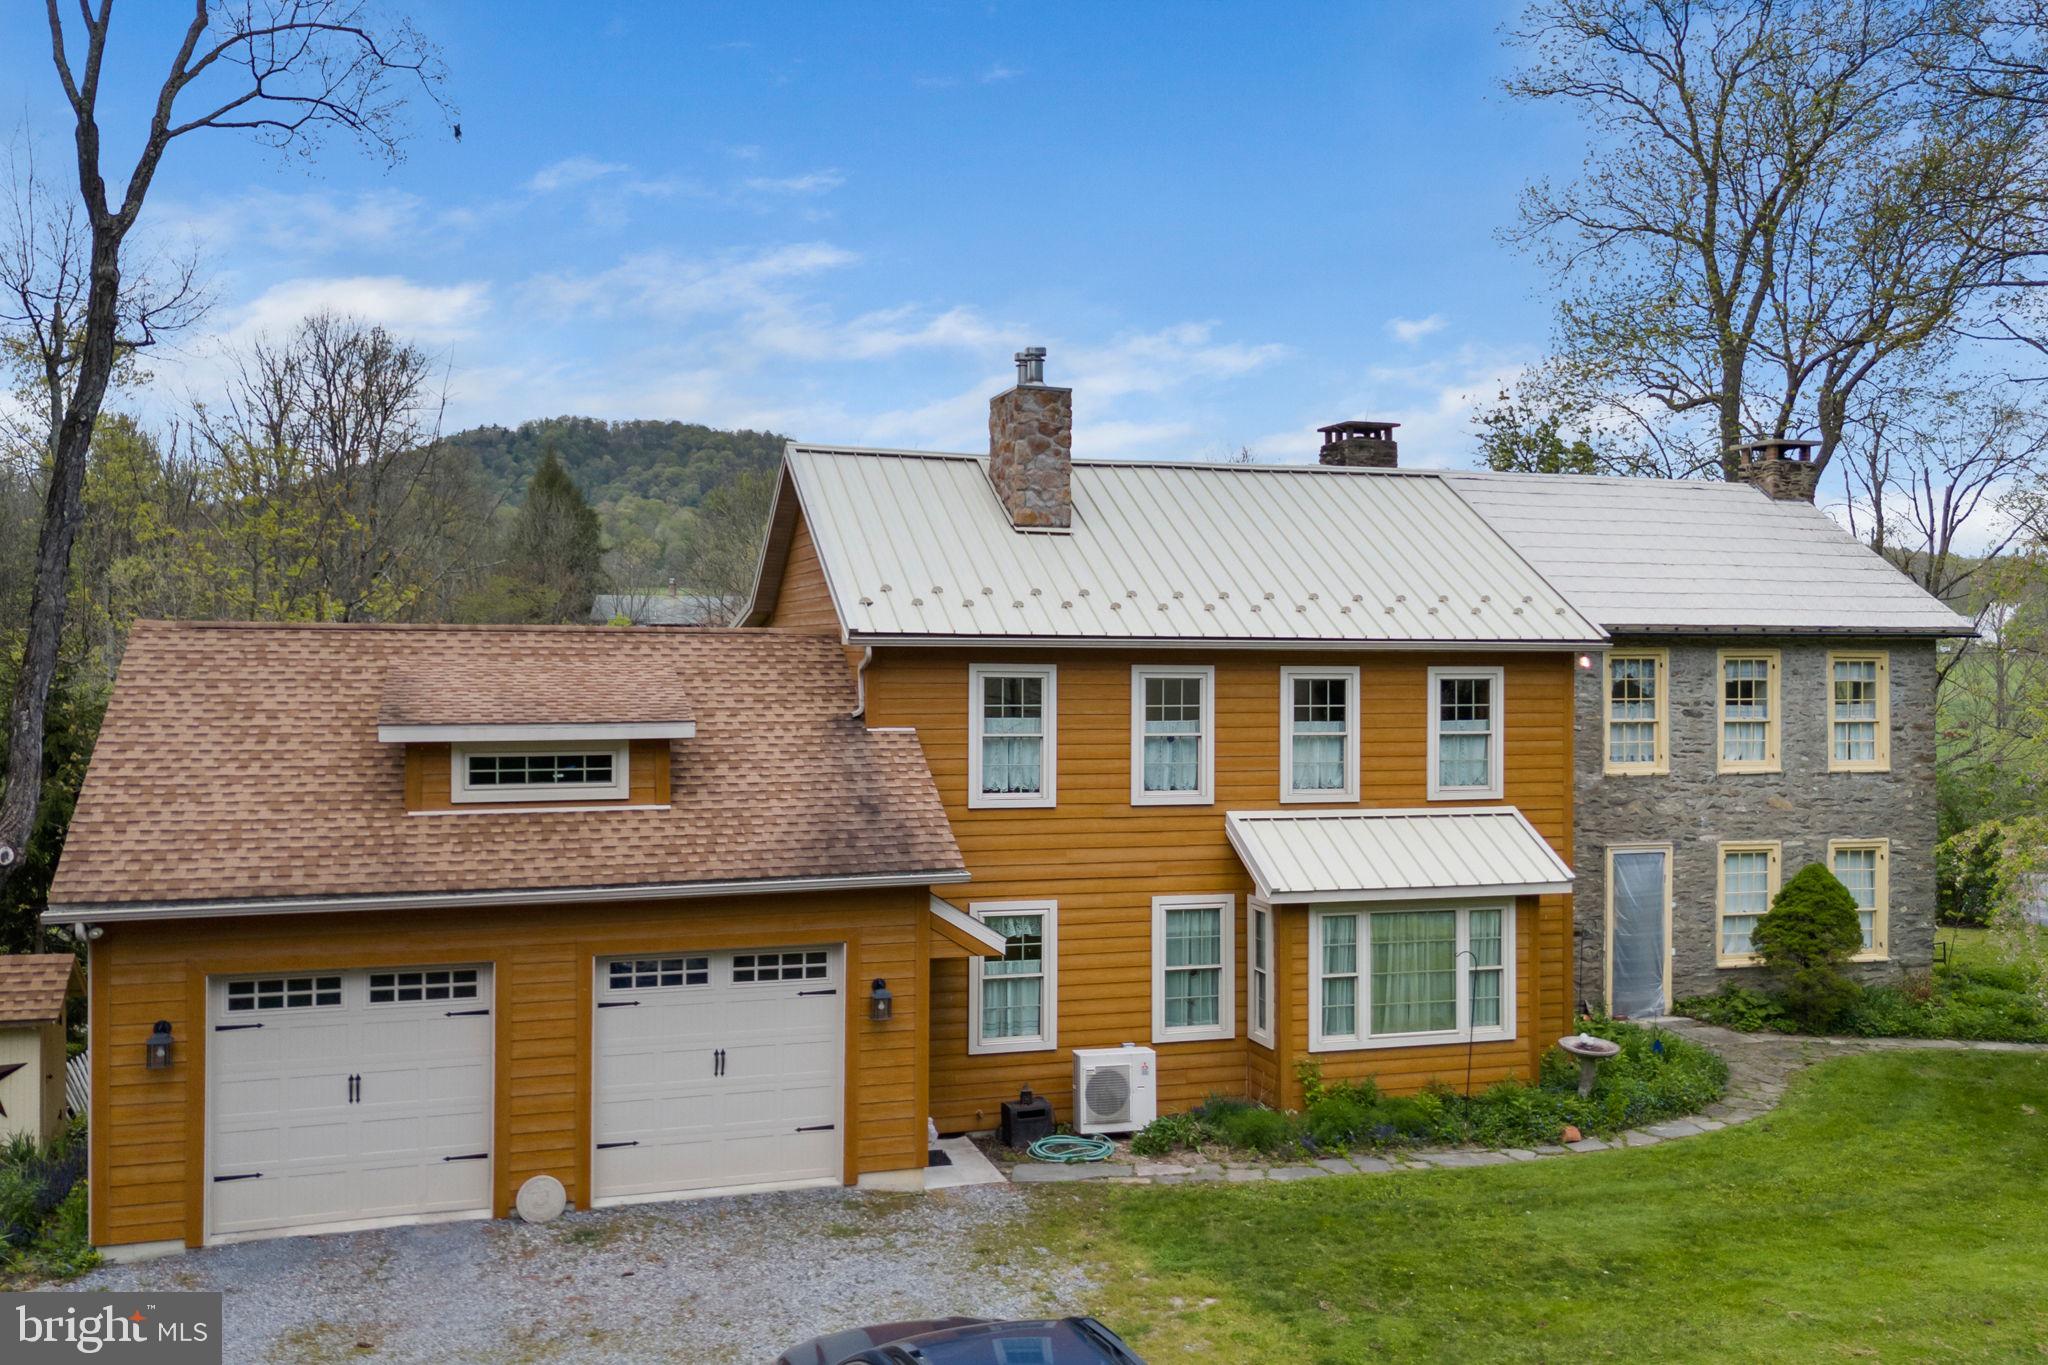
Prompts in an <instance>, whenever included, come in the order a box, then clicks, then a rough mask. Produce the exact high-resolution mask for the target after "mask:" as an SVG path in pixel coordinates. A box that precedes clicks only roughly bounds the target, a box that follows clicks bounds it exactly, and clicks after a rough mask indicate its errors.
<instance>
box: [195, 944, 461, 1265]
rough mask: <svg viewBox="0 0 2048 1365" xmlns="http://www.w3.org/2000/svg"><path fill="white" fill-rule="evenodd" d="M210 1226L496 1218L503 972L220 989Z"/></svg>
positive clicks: (234, 1228) (367, 974)
mask: <svg viewBox="0 0 2048 1365" xmlns="http://www.w3.org/2000/svg"><path fill="white" fill-rule="evenodd" d="M209 996H210V1004H209V1007H208V1015H209V1018H208V1025H209V1027H208V1031H207V1040H208V1042H209V1043H210V1044H211V1046H210V1047H209V1048H208V1051H207V1077H208V1086H207V1088H208V1091H209V1092H210V1093H209V1099H208V1104H207V1113H208V1140H207V1154H208V1155H207V1165H208V1168H209V1177H210V1179H209V1183H208V1193H209V1198H210V1200H211V1205H210V1208H209V1216H208V1219H207V1231H208V1233H209V1235H210V1236H213V1237H234V1236H238V1235H246V1234H251V1233H263V1232H271V1231H279V1230H285V1229H292V1230H306V1229H312V1228H323V1227H327V1228H332V1227H349V1226H362V1225H365V1224H375V1223H378V1222H387V1221H404V1220H410V1219H415V1218H419V1217H422V1216H441V1217H462V1216H487V1215H488V1214H489V1212H490V1206H491V970H490V968H489V967H482V966H463V967H455V966H438V967H414V968H403V969H383V968H379V969H375V970H370V971H345V972H313V973H276V974H265V975H262V976H248V977H219V978H215V979H214V980H212V981H211V982H210V983H209Z"/></svg>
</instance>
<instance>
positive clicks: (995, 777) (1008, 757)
mask: <svg viewBox="0 0 2048 1365" xmlns="http://www.w3.org/2000/svg"><path fill="white" fill-rule="evenodd" d="M967 714H968V717H969V721H968V725H969V729H970V733H969V736H968V747H967V804H968V806H969V807H970V808H974V809H980V808H983V807H1000V806H1027V807H1044V806H1052V805H1055V804H1057V802H1058V785H1059V757H1058V749H1059V671H1058V670H1057V669H1056V668H1053V667H1052V666H1050V665H1045V666H1038V665H1024V664H975V665H974V666H973V667H971V668H969V669H968V670H967Z"/></svg>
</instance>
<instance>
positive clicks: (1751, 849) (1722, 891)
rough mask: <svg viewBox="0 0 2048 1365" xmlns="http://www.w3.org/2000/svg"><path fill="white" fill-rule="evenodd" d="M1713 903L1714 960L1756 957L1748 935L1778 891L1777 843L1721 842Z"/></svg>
mask: <svg viewBox="0 0 2048 1365" xmlns="http://www.w3.org/2000/svg"><path fill="white" fill-rule="evenodd" d="M1720 853H1721V863H1720V875H1719V877H1718V879H1717V883H1716V889H1715V895H1714V904H1715V907H1716V915H1717V918H1718V920H1719V925H1718V937H1717V940H1716V948H1715V953H1714V963H1715V965H1716V966H1721V967H1746V966H1749V965H1750V964H1751V963H1753V962H1755V961H1756V960H1757V954H1756V948H1755V945H1754V944H1753V943H1752V941H1751V940H1752V936H1753V935H1754V934H1755V932H1756V925H1757V921H1758V920H1760V919H1762V918H1763V917H1764V912H1765V911H1767V910H1769V909H1770V908H1771V900H1772V898H1773V897H1775V896H1776V895H1777V894H1778V877H1779V866H1778V864H1779V845H1778V844H1777V843H1776V842H1770V843H1746V844H1732V843H1731V844H1722V845H1721V850H1720Z"/></svg>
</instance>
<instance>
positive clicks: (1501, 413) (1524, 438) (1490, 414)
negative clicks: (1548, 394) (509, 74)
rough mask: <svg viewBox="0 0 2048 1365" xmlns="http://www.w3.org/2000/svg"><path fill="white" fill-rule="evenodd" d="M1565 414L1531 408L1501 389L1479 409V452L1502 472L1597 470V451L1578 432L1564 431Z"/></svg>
mask: <svg viewBox="0 0 2048 1365" xmlns="http://www.w3.org/2000/svg"><path fill="white" fill-rule="evenodd" d="M1565 420H1566V419H1565V416H1564V414H1563V413H1560V412H1558V411H1556V410H1549V411H1540V412H1539V411H1538V410H1536V408H1535V406H1534V405H1533V404H1532V403H1530V402H1529V401H1527V400H1526V399H1523V398H1518V397H1517V396H1516V395H1515V394H1513V393H1511V392H1509V391H1508V390H1506V389H1502V390H1501V392H1500V397H1499V398H1498V399H1496V400H1495V402H1494V405H1493V406H1492V407H1490V408H1487V409H1485V410H1484V411H1482V412H1480V413H1479V414H1478V417H1477V423H1478V426H1479V453H1480V455H1481V456H1482V457H1483V458H1484V459H1485V460H1486V467H1487V468H1488V469H1491V470H1494V471H1496V472H1498V473H1502V474H1599V473H1602V472H1604V471H1603V469H1602V467H1601V459H1600V452H1599V451H1597V450H1595V449H1594V448H1593V445H1592V443H1591V442H1590V441H1588V440H1587V439H1586V438H1585V437H1584V436H1583V435H1567V434H1566V432H1565V429H1564V428H1565Z"/></svg>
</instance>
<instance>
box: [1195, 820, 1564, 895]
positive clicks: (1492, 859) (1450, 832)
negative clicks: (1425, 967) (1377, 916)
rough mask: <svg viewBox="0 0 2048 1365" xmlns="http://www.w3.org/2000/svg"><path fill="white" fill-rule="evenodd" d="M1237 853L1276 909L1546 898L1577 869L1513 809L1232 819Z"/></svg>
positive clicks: (1228, 822) (1561, 888) (1232, 840)
mask: <svg viewBox="0 0 2048 1365" xmlns="http://www.w3.org/2000/svg"><path fill="white" fill-rule="evenodd" d="M1224 827H1225V829H1226V830H1227V831H1228V832H1229V835H1230V845H1231V847H1232V848H1235V849H1236V850H1237V856H1238V857H1239V858H1241V859H1243V860H1244V865H1245V867H1246V869H1247V870H1248V871H1250V873H1251V874H1252V881H1253V883H1254V884H1255V885H1256V886H1257V887H1258V893H1259V896H1260V897H1261V898H1262V899H1264V900H1267V901H1270V902H1273V903H1274V904H1281V905H1284V904H1290V903H1293V904H1299V903H1304V902H1308V901H1390V900H1445V899H1450V898H1454V897H1460V896H1480V895H1496V896H1538V895H1547V894H1552V893H1556V892H1565V891H1570V890H1571V889H1572V870H1571V868H1569V867H1567V866H1566V865H1565V861H1564V859H1562V858H1560V857H1558V856H1557V852H1556V850H1554V849H1552V848H1551V846H1550V845H1549V844H1548V843H1547V842H1545V840H1544V838H1543V836H1542V835H1541V834H1538V833H1537V832H1536V827H1535V826H1534V825H1532V824H1530V823H1529V820H1528V817H1527V816H1525V815H1523V814H1522V812H1521V811H1519V810H1517V809H1515V808H1514V807H1513V806H1482V807H1464V808H1460V809H1456V810H1445V809H1421V810H1414V809H1409V810H1345V811H1332V810H1314V811H1232V812H1230V814H1229V815H1228V817H1227V818H1226V819H1225V821H1224Z"/></svg>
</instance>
